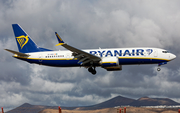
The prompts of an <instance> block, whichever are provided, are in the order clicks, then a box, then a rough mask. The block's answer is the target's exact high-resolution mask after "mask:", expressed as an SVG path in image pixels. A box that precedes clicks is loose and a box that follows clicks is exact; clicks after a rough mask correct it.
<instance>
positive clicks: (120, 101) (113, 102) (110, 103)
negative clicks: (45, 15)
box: [6, 96, 180, 113]
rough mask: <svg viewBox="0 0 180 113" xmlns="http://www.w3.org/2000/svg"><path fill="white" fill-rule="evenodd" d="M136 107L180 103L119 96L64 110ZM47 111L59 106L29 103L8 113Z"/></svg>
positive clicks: (166, 99) (167, 99)
mask: <svg viewBox="0 0 180 113" xmlns="http://www.w3.org/2000/svg"><path fill="white" fill-rule="evenodd" d="M127 105H129V106H134V107H140V106H160V105H180V103H177V102H175V101H173V100H171V99H169V98H149V97H142V98H139V99H138V100H135V99H130V98H126V97H122V96H117V97H115V98H112V99H110V100H107V101H105V102H102V103H99V104H96V105H92V106H84V107H62V106H61V108H62V109H64V110H65V109H66V110H73V109H77V108H78V109H79V110H95V109H103V108H113V107H115V106H127ZM45 109H58V106H40V105H31V104H28V103H25V104H23V105H21V106H19V107H17V108H15V109H13V110H10V111H8V112H6V113H39V112H40V111H42V110H45Z"/></svg>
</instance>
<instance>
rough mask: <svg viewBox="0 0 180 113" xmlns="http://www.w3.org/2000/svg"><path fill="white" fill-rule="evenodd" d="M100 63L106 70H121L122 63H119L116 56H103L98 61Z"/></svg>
mask: <svg viewBox="0 0 180 113" xmlns="http://www.w3.org/2000/svg"><path fill="white" fill-rule="evenodd" d="M100 65H101V67H102V68H105V69H106V70H107V71H116V70H117V71H118V70H122V65H119V59H118V58H117V57H104V58H102V60H101V61H100Z"/></svg>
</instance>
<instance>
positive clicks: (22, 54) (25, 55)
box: [5, 49, 30, 57]
mask: <svg viewBox="0 0 180 113" xmlns="http://www.w3.org/2000/svg"><path fill="white" fill-rule="evenodd" d="M5 50H6V51H9V52H11V53H13V54H16V55H19V56H24V57H28V56H30V55H28V54H25V53H20V52H17V51H13V50H10V49H5Z"/></svg>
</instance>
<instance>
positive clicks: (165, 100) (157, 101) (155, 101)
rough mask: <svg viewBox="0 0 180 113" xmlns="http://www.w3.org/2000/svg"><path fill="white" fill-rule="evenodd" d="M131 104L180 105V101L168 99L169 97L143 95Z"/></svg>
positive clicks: (138, 105)
mask: <svg viewBox="0 0 180 113" xmlns="http://www.w3.org/2000/svg"><path fill="white" fill-rule="evenodd" d="M130 105H131V106H136V107H140V106H160V105H167V106H169V105H180V104H179V103H177V102H175V101H173V100H171V99H168V98H149V97H142V98H139V99H138V100H136V101H134V102H132V103H131V104H130Z"/></svg>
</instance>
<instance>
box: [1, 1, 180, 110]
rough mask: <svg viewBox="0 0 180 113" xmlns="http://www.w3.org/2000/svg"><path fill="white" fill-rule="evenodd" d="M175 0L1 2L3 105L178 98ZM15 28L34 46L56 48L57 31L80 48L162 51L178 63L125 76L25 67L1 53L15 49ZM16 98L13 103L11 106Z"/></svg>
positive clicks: (127, 71) (126, 69)
mask: <svg viewBox="0 0 180 113" xmlns="http://www.w3.org/2000/svg"><path fill="white" fill-rule="evenodd" d="M178 4H179V1H178V0H174V2H172V1H171V2H170V1H168V0H159V1H155V0H152V1H141V0H139V1H124V0H120V1H117V0H110V1H82V0H77V1H68V0H66V1H58V0H55V1H44V0H38V1H34V0H31V1H28V0H16V1H11V0H6V1H4V0H3V1H0V11H1V13H0V25H1V27H0V52H1V55H0V69H1V74H0V79H1V80H0V88H1V89H2V92H0V94H1V95H0V98H1V100H2V103H6V104H2V103H0V106H3V107H5V108H8V109H9V108H13V107H15V106H18V105H21V104H23V103H25V102H29V103H31V104H40V105H64V106H76V105H90V104H91V105H92V104H96V103H99V102H102V101H105V100H107V99H109V98H112V97H114V96H117V95H123V96H127V97H131V98H139V97H141V96H150V97H169V98H173V99H174V100H177V101H178V102H180V97H179V95H178V94H179V93H180V92H179V91H180V90H179V88H178V87H177V86H179V81H178V80H179V76H180V75H179V65H178V64H179V56H180V53H179V42H180V39H179V36H180V34H179V33H180V32H179V30H180V27H179V25H180V22H179V20H180V15H179V14H180V12H179V11H180V8H179V5H178ZM13 23H19V24H20V25H21V26H22V27H23V28H24V29H25V30H26V32H27V33H28V34H29V35H30V36H31V37H32V39H33V40H34V41H35V42H36V43H37V44H38V45H39V46H42V47H45V48H49V49H53V50H59V49H61V50H64V48H62V47H55V44H57V39H56V37H55V35H54V32H55V31H57V32H58V33H59V34H60V36H61V37H62V38H63V39H64V41H66V42H67V43H68V44H70V45H72V46H74V47H77V48H80V49H88V48H93V49H94V48H99V47H101V48H109V47H113V48H118V47H137V46H138V47H145V46H149V47H160V48H164V49H168V50H170V51H171V52H172V53H174V54H176V55H177V58H176V59H175V60H174V61H172V62H169V63H168V64H167V65H164V66H162V71H161V72H156V68H157V65H142V66H137V65H136V66H123V70H122V71H118V72H107V71H106V70H104V69H101V68H97V71H98V73H97V75H96V76H92V75H91V74H90V73H88V71H87V70H86V69H85V68H55V67H46V66H39V65H35V64H28V63H26V62H23V61H19V60H17V59H14V58H12V57H11V56H12V54H11V53H8V52H6V51H4V50H3V49H5V48H9V49H12V50H17V46H16V42H15V39H14V34H13V31H12V28H11V24H13ZM12 98H13V101H12Z"/></svg>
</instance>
